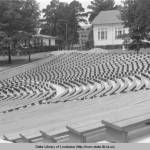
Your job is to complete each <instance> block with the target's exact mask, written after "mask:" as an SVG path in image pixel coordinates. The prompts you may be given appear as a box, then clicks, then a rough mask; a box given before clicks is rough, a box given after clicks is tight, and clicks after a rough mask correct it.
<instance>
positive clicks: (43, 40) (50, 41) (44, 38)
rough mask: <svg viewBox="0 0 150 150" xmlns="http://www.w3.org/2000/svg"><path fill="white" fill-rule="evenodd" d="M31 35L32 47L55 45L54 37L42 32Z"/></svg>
mask: <svg viewBox="0 0 150 150" xmlns="http://www.w3.org/2000/svg"><path fill="white" fill-rule="evenodd" d="M32 37H33V44H34V47H38V46H42V47H44V46H48V47H50V46H56V37H53V36H48V35H43V34H36V35H33V36H32Z"/></svg>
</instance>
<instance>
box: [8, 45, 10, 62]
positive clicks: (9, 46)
mask: <svg viewBox="0 0 150 150" xmlns="http://www.w3.org/2000/svg"><path fill="white" fill-rule="evenodd" d="M8 63H9V64H11V44H10V46H9V48H8Z"/></svg>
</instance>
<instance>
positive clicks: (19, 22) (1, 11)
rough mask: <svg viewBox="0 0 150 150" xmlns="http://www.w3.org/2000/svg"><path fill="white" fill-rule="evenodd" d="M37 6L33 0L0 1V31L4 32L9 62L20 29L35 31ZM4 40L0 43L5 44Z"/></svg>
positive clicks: (37, 15)
mask: <svg viewBox="0 0 150 150" xmlns="http://www.w3.org/2000/svg"><path fill="white" fill-rule="evenodd" d="M39 15H40V12H39V7H38V4H37V2H36V1H35V0H7V1H5V0H1V1H0V31H3V32H4V33H5V35H6V36H5V38H4V39H9V40H7V41H8V43H9V44H8V45H9V46H8V54H9V62H11V54H10V53H11V49H13V48H15V46H16V44H17V43H16V39H17V36H18V34H20V31H22V32H27V33H35V28H36V27H37V25H38V19H39ZM3 41H5V40H1V43H3V45H5V42H3Z"/></svg>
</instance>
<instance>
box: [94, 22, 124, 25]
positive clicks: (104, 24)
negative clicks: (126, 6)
mask: <svg viewBox="0 0 150 150" xmlns="http://www.w3.org/2000/svg"><path fill="white" fill-rule="evenodd" d="M110 24H124V22H123V21H121V22H116V23H101V24H97V23H96V24H92V25H93V26H95V25H110Z"/></svg>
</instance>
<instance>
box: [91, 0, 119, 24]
mask: <svg viewBox="0 0 150 150" xmlns="http://www.w3.org/2000/svg"><path fill="white" fill-rule="evenodd" d="M116 8H117V7H115V1H114V0H93V1H91V5H89V6H88V9H91V12H89V14H90V17H89V21H90V22H92V21H93V20H94V18H95V17H96V16H97V15H98V14H99V13H100V12H101V11H104V10H112V9H116Z"/></svg>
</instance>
